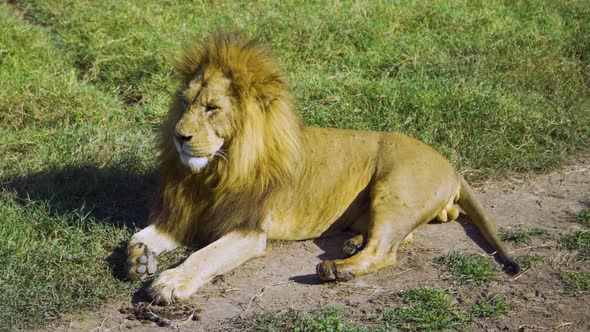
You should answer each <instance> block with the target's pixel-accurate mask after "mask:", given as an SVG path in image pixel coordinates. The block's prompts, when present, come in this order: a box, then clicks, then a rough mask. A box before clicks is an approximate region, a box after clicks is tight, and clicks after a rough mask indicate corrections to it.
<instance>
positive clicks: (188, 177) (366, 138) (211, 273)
mask: <svg viewBox="0 0 590 332" xmlns="http://www.w3.org/2000/svg"><path fill="white" fill-rule="evenodd" d="M176 70H177V72H178V73H179V80H180V81H181V85H180V88H179V89H178V91H177V93H176V94H175V96H174V100H173V104H172V106H171V108H170V110H169V112H168V117H167V120H166V121H165V122H164V125H163V126H162V130H161V139H160V147H159V148H160V159H159V185H158V190H157V195H156V196H157V197H156V199H155V202H154V204H153V207H152V208H151V211H150V214H149V217H148V226H147V227H146V228H144V229H143V230H141V231H139V232H137V233H136V234H134V235H133V236H132V238H131V240H130V241H129V245H128V250H127V252H128V258H127V263H126V265H127V267H126V270H127V275H128V278H129V279H132V280H138V279H143V278H145V277H147V276H150V275H155V274H156V273H157V256H158V255H159V254H161V253H163V252H167V251H170V250H173V249H175V248H176V247H177V246H179V245H183V244H190V243H195V242H196V243H198V244H199V245H201V246H202V248H201V249H200V250H197V251H196V252H194V253H192V254H191V255H190V256H189V257H188V258H187V259H186V260H185V261H184V262H183V263H182V264H180V265H178V266H177V267H175V268H171V269H169V270H166V271H163V272H161V273H160V274H159V275H158V276H156V278H155V279H154V280H153V282H152V283H151V286H150V288H149V292H150V294H151V296H152V297H153V299H154V301H156V302H159V303H162V304H168V303H174V302H176V301H182V300H185V299H187V298H188V297H190V296H191V295H192V294H193V293H195V292H196V291H197V290H198V289H199V288H200V287H201V286H203V285H205V284H206V283H207V282H208V281H210V280H211V279H213V278H214V277H215V276H217V275H221V274H224V273H227V272H228V271H230V270H232V269H234V268H235V267H237V266H239V265H241V264H243V263H245V262H246V261H248V260H250V259H252V258H255V257H259V256H262V255H264V254H265V251H266V247H267V241H268V240H306V239H313V238H318V237H322V236H326V235H327V234H330V233H333V232H337V231H342V230H350V231H352V232H355V233H356V234H358V235H356V236H354V237H353V238H351V239H349V240H348V241H346V243H345V244H344V248H343V253H344V257H343V258H342V259H336V260H327V261H323V262H320V263H319V264H318V265H317V267H316V271H317V275H318V277H319V279H321V280H323V281H347V280H351V279H352V278H353V277H356V276H361V275H364V274H368V273H372V272H375V271H377V270H379V269H382V268H385V267H388V266H391V265H393V264H395V263H396V253H397V249H398V247H399V246H400V244H402V242H408V241H410V240H411V236H412V235H411V234H412V231H414V230H415V229H416V227H418V226H420V225H422V224H424V223H427V222H429V221H431V220H434V219H438V220H440V221H449V220H455V219H456V218H457V217H458V215H459V211H460V210H459V208H462V209H463V210H464V211H465V212H466V213H467V215H469V217H470V218H471V220H472V221H473V223H474V224H475V225H476V226H477V227H478V228H479V230H480V231H481V232H482V234H483V235H484V237H485V238H486V239H487V240H488V242H490V244H491V245H492V246H493V247H494V248H495V250H496V253H497V255H498V258H499V259H501V260H502V261H503V263H504V264H505V265H506V267H507V269H509V270H512V272H513V273H518V272H519V266H518V264H517V263H515V261H514V260H513V259H512V258H511V257H510V256H509V255H508V253H507V251H506V248H505V247H504V245H503V244H502V243H501V241H500V240H499V238H498V235H497V231H496V227H495V224H494V223H493V222H492V220H491V218H490V217H489V216H488V215H487V214H486V212H485V211H484V209H483V208H482V206H481V204H480V203H479V202H478V200H477V199H476V196H475V194H474V192H473V190H472V189H471V188H470V186H469V185H468V184H467V182H466V181H465V180H464V179H463V178H462V177H461V176H460V175H459V173H457V172H456V171H455V170H454V169H453V167H452V166H451V165H450V163H449V162H448V161H447V160H446V159H445V158H444V157H442V156H441V155H440V154H439V153H438V152H436V151H435V150H434V149H433V148H432V147H430V146H428V145H426V144H425V143H422V142H420V141H418V140H416V139H414V138H411V137H409V136H406V135H404V134H401V133H395V132H374V131H373V132H371V131H355V130H345V129H331V128H317V127H306V126H303V124H302V121H301V120H300V118H299V115H298V114H297V112H296V110H295V107H294V103H293V99H292V97H291V95H290V92H289V89H288V87H287V82H286V80H285V77H284V75H283V73H282V71H281V70H280V68H279V66H278V65H277V63H276V62H275V60H274V58H273V57H272V55H271V52H270V50H269V48H268V47H267V46H265V44H263V43H261V42H258V41H255V40H247V39H245V38H243V37H241V36H240V35H239V34H227V33H225V34H223V33H222V34H215V35H211V36H210V37H208V38H207V39H204V40H201V41H194V42H193V43H192V46H191V47H189V49H188V50H187V51H185V52H184V53H183V54H182V55H181V56H180V57H179V60H178V61H177V65H176ZM404 239H405V241H404Z"/></svg>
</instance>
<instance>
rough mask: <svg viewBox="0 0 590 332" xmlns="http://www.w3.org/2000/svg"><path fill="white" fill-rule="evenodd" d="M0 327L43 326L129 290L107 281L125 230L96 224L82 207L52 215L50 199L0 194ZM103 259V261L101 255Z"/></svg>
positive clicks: (129, 289) (126, 285)
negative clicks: (0, 323) (113, 254)
mask: <svg viewBox="0 0 590 332" xmlns="http://www.w3.org/2000/svg"><path fill="white" fill-rule="evenodd" d="M0 210H1V211H2V213H1V214H0V224H1V225H2V227H0V239H1V242H2V245H1V246H0V248H1V250H0V266H2V268H1V269H0V280H2V285H1V286H0V297H1V298H2V301H3V305H2V306H1V307H0V321H1V322H2V326H3V327H2V328H0V329H4V328H7V331H8V330H18V329H19V328H22V327H25V326H33V325H36V326H43V324H46V323H49V322H50V321H51V320H54V319H57V318H59V317H60V316H61V315H62V313H64V312H67V311H71V310H73V309H76V308H77V307H78V306H79V305H80V304H81V303H83V304H84V305H86V306H89V305H95V304H100V303H103V302H108V301H109V300H110V299H112V297H113V294H122V293H127V294H130V293H131V292H132V289H133V288H135V287H136V286H137V285H134V284H130V283H124V282H120V281H116V280H113V278H112V276H111V274H112V273H113V269H114V266H112V264H114V263H115V262H114V260H115V259H116V257H113V256H112V253H113V251H114V250H115V248H116V247H117V246H118V244H119V243H120V242H121V241H123V240H125V239H126V238H127V237H128V235H129V234H128V232H127V231H125V230H124V229H121V228H119V227H114V226H105V225H101V224H99V223H98V222H97V221H96V220H94V219H93V218H90V217H89V216H88V214H85V213H84V212H83V211H82V210H74V211H72V212H70V213H65V214H58V213H56V211H54V210H53V209H52V207H51V202H33V201H24V202H22V201H20V200H19V199H18V198H16V197H14V195H13V194H11V193H7V192H6V191H3V192H0ZM105 258H109V259H105Z"/></svg>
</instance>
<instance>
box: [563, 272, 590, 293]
mask: <svg viewBox="0 0 590 332" xmlns="http://www.w3.org/2000/svg"><path fill="white" fill-rule="evenodd" d="M559 275H560V276H561V278H562V279H563V281H564V282H565V285H566V289H567V290H568V291H570V292H572V293H582V292H588V291H590V272H575V271H565V270H560V271H559Z"/></svg>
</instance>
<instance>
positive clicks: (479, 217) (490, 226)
mask: <svg viewBox="0 0 590 332" xmlns="http://www.w3.org/2000/svg"><path fill="white" fill-rule="evenodd" d="M458 203H459V205H460V206H461V208H463V210H465V212H466V213H467V215H469V218H471V221H472V222H473V223H474V224H475V226H477V228H478V229H479V231H480V232H481V233H482V234H483V236H484V237H485V238H486V240H488V242H489V243H490V244H491V245H492V246H493V247H494V249H496V252H497V254H498V255H499V256H500V258H501V259H502V261H503V263H504V266H505V268H506V269H507V270H508V271H509V272H510V273H512V274H517V273H519V272H520V266H519V265H518V263H516V262H515V261H514V259H512V257H510V255H508V252H507V251H506V247H504V244H503V243H502V242H501V241H500V238H499V237H498V232H497V230H496V225H495V224H494V222H493V221H492V219H491V218H490V216H489V215H488V214H487V213H486V211H485V210H484V208H483V206H481V204H480V203H479V201H478V200H477V197H476V196H475V193H474V192H473V189H471V186H469V184H468V183H467V181H465V179H463V178H461V191H460V194H459V200H458Z"/></svg>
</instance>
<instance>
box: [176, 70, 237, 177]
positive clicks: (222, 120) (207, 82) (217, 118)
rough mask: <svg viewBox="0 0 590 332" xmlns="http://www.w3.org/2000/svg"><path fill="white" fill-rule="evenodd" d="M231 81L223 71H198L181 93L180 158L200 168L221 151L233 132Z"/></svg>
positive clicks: (192, 166)
mask: <svg viewBox="0 0 590 332" xmlns="http://www.w3.org/2000/svg"><path fill="white" fill-rule="evenodd" d="M233 98H234V97H233V96H232V93H231V81H230V79H229V78H227V77H225V76H224V75H223V74H222V73H221V72H220V71H214V72H204V73H200V74H197V75H196V76H195V78H194V79H192V80H191V81H190V82H189V83H188V84H186V88H185V89H184V90H182V91H181V93H180V94H179V101H178V102H179V111H180V112H179V113H180V114H179V118H178V121H177V122H176V125H175V126H174V133H173V135H174V143H175V145H176V149H177V150H178V153H179V157H180V161H181V162H182V164H184V165H185V166H187V167H188V168H190V169H191V171H193V172H199V171H200V170H202V169H203V168H205V167H206V166H207V165H208V164H209V162H210V161H211V160H212V159H213V158H214V157H215V156H217V155H222V154H223V153H224V152H223V151H222V148H223V147H224V143H226V142H227V140H228V139H229V137H231V135H232V126H231V119H230V116H231V113H232V105H233Z"/></svg>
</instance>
